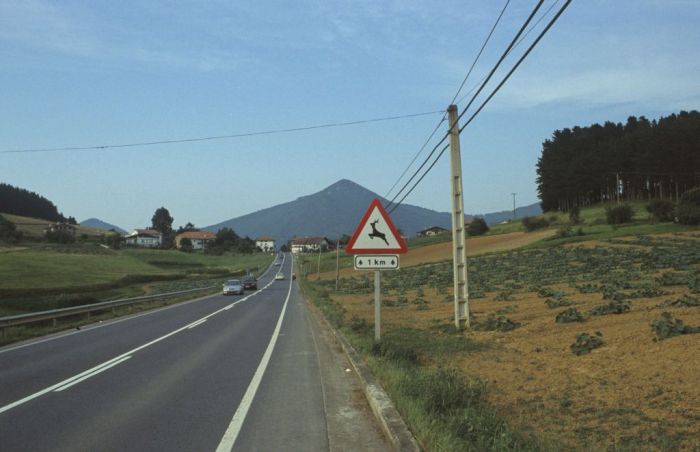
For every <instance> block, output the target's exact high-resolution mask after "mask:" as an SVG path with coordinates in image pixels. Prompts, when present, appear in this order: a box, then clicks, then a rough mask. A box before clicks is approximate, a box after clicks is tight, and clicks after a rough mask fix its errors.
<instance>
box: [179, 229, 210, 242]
mask: <svg viewBox="0 0 700 452" xmlns="http://www.w3.org/2000/svg"><path fill="white" fill-rule="evenodd" d="M177 238H178V239H190V240H192V239H196V240H214V239H215V238H216V234H214V233H213V232H209V231H187V232H182V233H180V234H178V235H177Z"/></svg>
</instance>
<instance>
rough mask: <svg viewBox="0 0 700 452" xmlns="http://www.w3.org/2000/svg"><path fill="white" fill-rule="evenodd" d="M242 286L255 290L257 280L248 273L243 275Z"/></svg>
mask: <svg viewBox="0 0 700 452" xmlns="http://www.w3.org/2000/svg"><path fill="white" fill-rule="evenodd" d="M243 288H244V289H245V290H257V289H258V281H257V280H256V279H255V276H253V275H248V276H244V277H243Z"/></svg>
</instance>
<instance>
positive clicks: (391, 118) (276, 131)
mask: <svg viewBox="0 0 700 452" xmlns="http://www.w3.org/2000/svg"><path fill="white" fill-rule="evenodd" d="M437 113H444V111H443V110H435V111H426V112H423V113H411V114H406V115H400V116H387V117H383V118H373V119H362V120H358V121H347V122H334V123H328V124H318V125H312V126H304V127H294V128H289V129H271V130H263V131H257V132H245V133H237V134H231V135H216V136H209V137H199V138H183V139H177V140H160V141H144V142H138V143H125V144H106V145H99V146H71V147H54V148H39V149H9V150H0V153H3V154H7V153H29V152H58V151H93V150H104V149H115V148H130V147H137V146H153V145H157V144H176V143H193V142H198V141H211V140H224V139H231V138H244V137H253V136H259V135H274V134H280V133H291V132H301V131H305V130H314V129H325V128H330V127H345V126H354V125H358V124H368V123H372V122H381V121H394V120H398V119H407V118H415V117H419V116H428V115H434V114H437Z"/></svg>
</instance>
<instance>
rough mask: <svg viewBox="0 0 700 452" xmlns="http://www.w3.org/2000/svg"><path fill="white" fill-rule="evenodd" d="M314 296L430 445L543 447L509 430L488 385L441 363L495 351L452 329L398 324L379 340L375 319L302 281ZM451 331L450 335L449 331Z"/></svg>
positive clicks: (498, 448) (468, 448) (432, 447)
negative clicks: (351, 313)
mask: <svg viewBox="0 0 700 452" xmlns="http://www.w3.org/2000/svg"><path fill="white" fill-rule="evenodd" d="M299 283H300V285H301V287H302V290H303V291H304V294H305V295H306V297H308V299H309V300H310V301H311V302H313V303H314V304H315V305H316V306H317V307H318V308H319V309H320V310H321V312H322V313H323V314H324V315H325V317H326V318H327V319H328V320H329V321H330V322H331V323H332V324H333V325H334V326H335V327H336V328H338V329H340V330H341V331H342V332H343V334H344V335H345V337H346V338H347V339H348V340H349V341H350V343H351V344H352V345H353V347H354V348H355V349H356V350H357V351H358V352H359V353H360V354H361V355H362V357H363V359H364V360H365V362H366V363H367V365H368V366H369V367H370V369H371V370H372V372H373V373H374V375H375V376H376V377H377V378H378V379H379V381H380V382H381V383H382V386H383V387H384V389H385V390H386V391H387V393H388V394H389V395H390V397H391V399H392V400H393V401H394V403H395V405H396V407H397V409H398V410H399V412H400V413H401V415H402V417H403V418H404V419H405V420H406V422H407V423H408V424H409V426H410V428H411V430H412V431H413V432H414V434H415V435H416V437H417V439H418V441H419V442H420V443H421V444H422V446H423V448H425V449H426V450H439V451H443V450H444V451H452V450H465V451H471V450H474V451H486V450H493V451H504V450H505V451H509V450H522V451H526V450H543V449H545V448H544V447H543V446H542V445H541V444H540V443H538V442H537V441H536V440H534V439H533V438H529V437H525V436H524V435H521V434H519V433H518V432H515V431H513V430H512V429H510V428H509V426H508V425H507V424H506V422H505V421H504V420H503V418H502V417H501V416H500V415H499V414H498V413H497V412H496V410H495V409H494V408H493V407H492V406H491V405H490V404H489V403H488V401H487V400H486V394H487V392H488V385H487V384H486V383H484V382H483V381H480V380H478V379H467V378H466V377H465V376H464V375H463V374H461V373H460V371H459V370H457V369H455V368H452V367H441V366H440V364H439V363H442V362H449V359H450V357H452V356H455V355H459V356H469V355H470V354H473V353H482V352H484V351H486V350H488V349H489V347H488V346H487V345H485V344H483V343H480V342H477V341H474V340H472V339H470V338H468V337H467V336H465V335H464V334H463V333H453V332H447V331H450V330H449V329H447V328H437V329H436V330H434V331H426V330H422V329H415V328H407V327H400V328H391V327H387V328H386V331H384V332H383V333H382V334H383V337H382V341H381V343H378V344H377V343H374V340H373V331H374V330H373V326H372V324H370V323H368V322H366V321H364V320H360V319H358V318H356V317H353V318H351V319H347V318H346V311H345V309H344V308H343V307H342V306H341V305H340V304H339V303H337V302H336V301H334V300H333V299H332V297H331V294H330V292H329V290H328V289H327V288H326V287H324V286H323V285H321V284H318V283H315V282H311V281H308V280H303V279H301V280H299ZM442 330H444V331H445V332H443V331H442Z"/></svg>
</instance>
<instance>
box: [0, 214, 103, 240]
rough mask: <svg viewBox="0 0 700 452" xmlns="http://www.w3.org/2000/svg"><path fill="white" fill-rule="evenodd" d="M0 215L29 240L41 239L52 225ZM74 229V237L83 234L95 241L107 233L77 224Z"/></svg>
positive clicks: (42, 221) (9, 215)
mask: <svg viewBox="0 0 700 452" xmlns="http://www.w3.org/2000/svg"><path fill="white" fill-rule="evenodd" d="M0 215H2V216H3V217H5V219H6V220H8V221H11V222H12V223H14V224H15V226H16V227H17V230H18V231H21V232H22V233H23V234H24V235H25V236H26V237H30V238H40V237H43V236H44V231H45V229H46V228H47V227H49V226H50V225H51V224H53V222H52V221H49V220H43V219H41V218H32V217H23V216H19V215H12V214H9V213H0ZM75 228H76V229H75V235H76V237H80V236H81V235H82V234H85V235H87V236H88V238H91V239H95V238H99V237H102V236H104V235H106V234H107V233H108V232H107V231H104V230H102V229H95V228H88V227H85V226H81V225H79V224H78V225H76V226H75Z"/></svg>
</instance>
